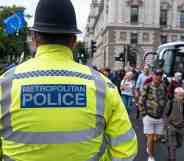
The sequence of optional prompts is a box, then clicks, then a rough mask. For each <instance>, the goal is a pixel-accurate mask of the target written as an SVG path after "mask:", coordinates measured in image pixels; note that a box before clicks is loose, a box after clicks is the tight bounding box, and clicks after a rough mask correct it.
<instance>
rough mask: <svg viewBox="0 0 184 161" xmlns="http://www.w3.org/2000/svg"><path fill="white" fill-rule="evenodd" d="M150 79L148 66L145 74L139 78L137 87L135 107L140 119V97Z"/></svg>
mask: <svg viewBox="0 0 184 161" xmlns="http://www.w3.org/2000/svg"><path fill="white" fill-rule="evenodd" d="M149 77H150V75H149V67H148V66H147V65H145V66H144V68H143V72H142V73H141V74H140V75H139V76H138V79H137V82H136V87H135V92H134V93H135V105H136V106H135V107H136V110H137V117H136V118H139V115H140V114H139V107H138V106H139V103H138V101H139V97H140V95H141V92H142V90H143V86H144V82H145V80H147V79H148V78H149Z"/></svg>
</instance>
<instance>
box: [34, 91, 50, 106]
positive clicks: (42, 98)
mask: <svg viewBox="0 0 184 161" xmlns="http://www.w3.org/2000/svg"><path fill="white" fill-rule="evenodd" d="M33 101H34V104H35V105H37V106H43V105H46V103H47V96H46V95H45V94H43V93H37V94H35V95H34V98H33Z"/></svg>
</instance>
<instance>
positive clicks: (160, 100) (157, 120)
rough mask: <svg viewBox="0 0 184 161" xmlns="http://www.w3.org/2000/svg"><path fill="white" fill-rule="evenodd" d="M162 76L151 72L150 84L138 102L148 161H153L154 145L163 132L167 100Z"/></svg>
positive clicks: (158, 71) (159, 71)
mask: <svg viewBox="0 0 184 161" xmlns="http://www.w3.org/2000/svg"><path fill="white" fill-rule="evenodd" d="M162 75H163V72H162V71H161V70H159V69H157V70H155V71H154V72H153V76H152V82H150V83H149V84H146V85H145V86H144V88H143V91H142V93H141V96H140V100H139V103H140V105H139V107H140V113H141V116H142V117H143V126H144V134H145V136H146V139H147V152H148V161H155V159H154V153H155V147H156V143H157V141H158V140H159V137H160V136H161V135H163V130H164V120H163V112H164V108H165V106H166V103H167V99H166V91H165V87H164V85H163V84H162Z"/></svg>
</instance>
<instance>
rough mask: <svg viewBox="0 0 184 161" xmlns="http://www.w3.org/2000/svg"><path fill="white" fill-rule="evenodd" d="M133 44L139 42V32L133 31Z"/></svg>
mask: <svg viewBox="0 0 184 161" xmlns="http://www.w3.org/2000/svg"><path fill="white" fill-rule="evenodd" d="M130 43H131V44H137V43H138V34H137V33H131V42H130Z"/></svg>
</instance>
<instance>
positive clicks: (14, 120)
mask: <svg viewBox="0 0 184 161" xmlns="http://www.w3.org/2000/svg"><path fill="white" fill-rule="evenodd" d="M0 83H1V92H0V98H1V104H0V105H1V128H2V130H1V141H2V146H1V148H2V149H1V150H2V151H3V154H2V157H3V160H4V161H59V160H60V161H61V160H63V161H99V160H103V159H104V160H109V161H133V158H134V157H135V155H136V153H137V138H136V134H135V132H134V130H133V129H132V126H131V123H130V121H129V118H128V115H127V112H126V110H125V108H124V105H123V104H122V102H121V98H120V96H119V94H118V91H117V89H116V88H115V87H114V85H113V84H111V82H110V81H109V80H108V79H106V78H105V77H104V76H102V75H101V74H99V73H98V72H96V71H94V70H92V69H90V68H88V67H86V66H83V65H80V64H78V63H75V62H74V60H73V56H72V52H71V50H70V49H68V48H67V47H64V46H62V45H42V46H40V47H39V48H38V51H37V54H36V56H35V58H33V59H30V60H29V61H27V62H25V63H23V64H21V65H19V66H17V67H16V68H12V69H11V70H9V71H8V72H6V73H5V74H4V75H3V76H2V77H1V80H0ZM107 154H108V155H107Z"/></svg>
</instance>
